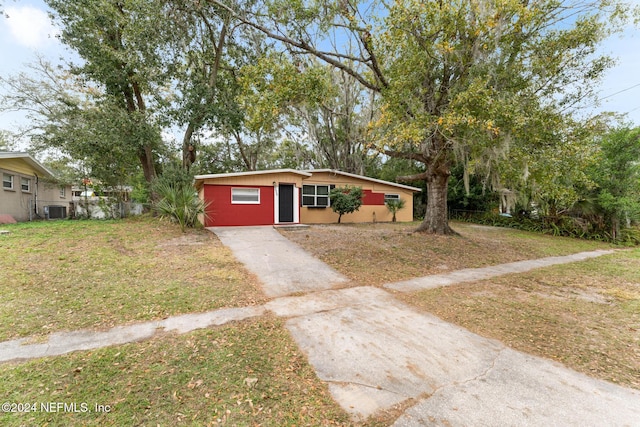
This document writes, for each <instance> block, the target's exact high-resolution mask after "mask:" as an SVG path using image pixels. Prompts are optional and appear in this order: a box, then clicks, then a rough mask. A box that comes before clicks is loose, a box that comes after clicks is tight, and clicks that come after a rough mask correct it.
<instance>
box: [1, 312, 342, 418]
mask: <svg viewBox="0 0 640 427" xmlns="http://www.w3.org/2000/svg"><path fill="white" fill-rule="evenodd" d="M0 377H2V379H3V380H2V382H0V396H1V400H2V402H16V403H35V404H36V405H37V408H38V412H31V413H20V414H6V413H4V414H3V413H0V424H2V425H3V426H23V425H48V426H69V425H83V426H94V425H95V426H125V425H145V426H147V425H148V426H156V425H160V426H178V425H189V426H208V425H230V426H250V425H264V426H293V425H309V426H321V425H348V424H350V423H349V420H348V416H347V414H346V413H345V412H344V411H343V410H342V409H340V408H339V407H338V406H337V404H336V403H335V402H334V401H333V400H332V399H331V397H330V395H329V393H328V390H327V387H326V385H325V384H323V383H322V382H321V381H319V380H318V379H317V377H316V376H315V373H314V372H313V369H312V368H311V367H310V366H309V365H308V364H307V362H306V359H305V358H304V357H303V356H302V355H301V354H300V352H299V351H298V350H297V348H296V345H295V343H294V342H293V341H292V339H291V338H290V336H289V334H288V333H287V331H286V330H285V329H284V328H283V325H282V323H281V321H280V320H278V319H273V318H269V317H263V318H260V319H254V320H251V321H245V322H240V323H234V324H230V325H226V326H223V327H219V328H210V329H205V330H200V331H196V332H193V333H189V334H185V335H181V336H176V335H165V336H162V337H159V338H156V339H153V340H149V341H145V342H141V343H133V344H127V345H123V346H118V347H110V348H104V349H100V350H96V351H92V352H79V353H74V354H70V355H65V356H60V357H56V358H48V359H40V360H33V361H29V362H26V363H23V364H19V365H2V366H0ZM256 380H257V381H256ZM46 402H61V403H67V404H71V403H76V404H77V407H78V408H79V409H81V407H82V404H83V403H84V404H86V407H87V408H88V409H89V410H90V412H85V413H82V412H78V413H74V412H57V413H46V412H42V411H40V405H41V404H42V403H46ZM96 404H98V405H103V406H105V407H106V406H108V407H109V408H110V411H109V412H108V413H106V412H102V413H99V412H95V405H96Z"/></svg>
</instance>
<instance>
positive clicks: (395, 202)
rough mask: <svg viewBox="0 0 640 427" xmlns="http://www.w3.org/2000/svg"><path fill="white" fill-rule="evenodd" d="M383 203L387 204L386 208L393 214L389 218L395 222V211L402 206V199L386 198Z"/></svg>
mask: <svg viewBox="0 0 640 427" xmlns="http://www.w3.org/2000/svg"><path fill="white" fill-rule="evenodd" d="M385 205H387V209H389V212H391V213H392V214H393V219H391V222H396V212H398V211H399V210H400V209H402V208H404V200H402V199H391V200H387V201H386V202H385Z"/></svg>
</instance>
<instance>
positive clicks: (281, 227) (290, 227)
mask: <svg viewBox="0 0 640 427" xmlns="http://www.w3.org/2000/svg"><path fill="white" fill-rule="evenodd" d="M273 228H275V229H276V230H285V231H296V230H306V229H307V228H309V226H308V225H307V224H276V225H274V226H273Z"/></svg>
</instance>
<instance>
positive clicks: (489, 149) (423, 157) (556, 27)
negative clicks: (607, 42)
mask: <svg viewBox="0 0 640 427" xmlns="http://www.w3.org/2000/svg"><path fill="white" fill-rule="evenodd" d="M214 2H215V3H216V4H218V5H220V6H221V7H225V8H227V10H229V12H231V13H233V15H234V17H235V19H237V20H239V21H241V22H244V23H246V24H247V25H250V26H252V27H253V28H255V29H258V30H260V31H262V32H263V33H264V34H266V35H268V36H269V37H270V38H272V39H273V40H277V41H278V42H279V43H282V44H283V46H286V49H287V50H288V51H289V52H291V54H292V55H294V56H295V55H313V56H315V57H317V58H319V59H321V60H323V61H325V62H326V63H328V64H330V65H332V66H334V67H335V68H337V69H339V70H342V71H343V72H345V73H347V74H349V75H350V76H351V77H353V78H354V79H355V80H357V81H358V82H359V83H360V84H362V85H363V86H364V87H365V88H367V89H369V90H371V91H374V92H376V93H379V94H380V104H379V111H380V114H379V116H378V117H377V119H376V120H373V121H372V122H371V132H372V133H373V134H375V136H376V138H375V139H374V140H375V142H374V143H373V144H372V146H373V147H374V148H375V149H377V150H379V151H380V152H382V153H384V154H386V155H388V156H392V157H398V158H405V159H410V160H413V161H416V162H420V163H422V164H423V165H424V171H423V172H422V173H420V174H419V175H418V176H413V177H407V179H416V178H419V179H424V180H426V182H427V192H428V199H427V213H426V218H425V222H424V223H423V224H422V226H421V227H420V230H424V231H428V232H432V233H449V232H450V228H449V227H448V222H447V200H446V194H447V184H448V179H449V175H450V174H451V168H452V166H453V165H454V164H455V163H456V162H461V163H463V164H464V165H465V166H466V167H467V168H468V170H469V171H472V172H483V173H485V174H487V175H491V170H490V169H491V167H492V166H494V164H495V163H497V162H498V161H499V160H500V157H504V156H505V153H508V152H509V150H510V147H511V146H515V145H517V146H522V147H531V148H532V149H535V148H536V147H538V146H545V145H553V144H561V143H563V141H562V133H563V131H565V130H566V126H567V119H568V118H569V117H570V115H569V114H568V113H565V112H566V109H567V108H568V107H569V106H571V105H573V104H575V103H576V102H579V101H580V100H582V99H584V98H585V97H588V96H589V95H590V91H591V89H590V88H591V87H592V85H593V84H594V83H595V82H597V81H598V79H599V78H600V77H601V75H602V72H603V71H604V70H605V69H607V67H609V66H610V65H611V64H612V61H611V60H610V59H609V58H607V57H605V56H598V55H596V47H597V45H598V43H599V42H600V41H602V40H603V38H604V37H606V36H607V35H609V34H610V32H611V31H613V30H615V26H614V23H615V22H616V21H615V20H616V19H617V18H618V17H620V16H621V14H622V13H623V8H622V7H621V6H619V5H617V4H612V3H611V2H587V1H585V2H581V1H578V2H572V3H569V4H567V3H558V2H556V1H552V0H537V1H530V2H521V1H516V0H506V1H499V2H486V1H479V0H454V1H449V2H422V1H415V0H400V1H395V2H392V3H387V2H376V1H350V0H347V1H341V2H336V3H327V2H324V1H302V0H298V1H293V0H272V1H270V2H268V3H267V4H268V10H269V14H270V15H271V16H277V17H278V19H275V20H266V19H263V14H262V13H261V12H260V11H259V10H258V8H256V9H253V10H251V9H249V8H246V5H245V7H244V8H242V7H238V6H237V5H235V4H231V3H228V2H225V1H224V0H214ZM339 39H340V40H341V42H340V43H338V42H337V40H339ZM327 40H333V41H334V43H333V44H332V43H330V42H329V43H328V42H327ZM344 40H348V41H344ZM343 46H347V47H345V48H343ZM482 159H484V160H485V161H482ZM483 168H485V169H488V170H482V169H483Z"/></svg>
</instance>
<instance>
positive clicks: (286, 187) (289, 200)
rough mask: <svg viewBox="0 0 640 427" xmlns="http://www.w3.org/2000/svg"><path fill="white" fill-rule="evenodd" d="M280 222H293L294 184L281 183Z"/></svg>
mask: <svg viewBox="0 0 640 427" xmlns="http://www.w3.org/2000/svg"><path fill="white" fill-rule="evenodd" d="M278 200H279V201H278V222H293V185H292V184H280V188H279V196H278Z"/></svg>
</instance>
